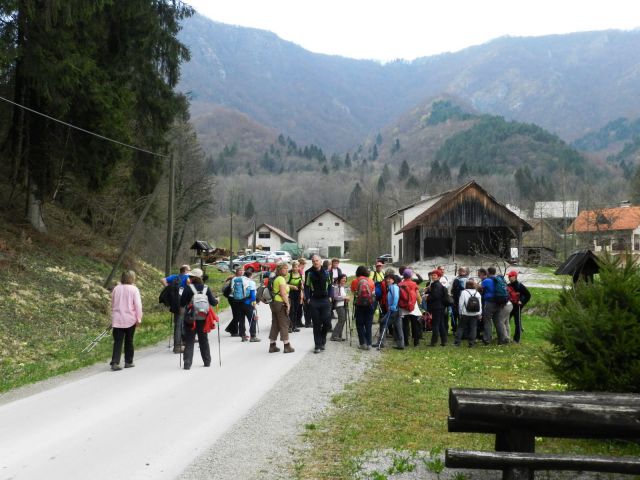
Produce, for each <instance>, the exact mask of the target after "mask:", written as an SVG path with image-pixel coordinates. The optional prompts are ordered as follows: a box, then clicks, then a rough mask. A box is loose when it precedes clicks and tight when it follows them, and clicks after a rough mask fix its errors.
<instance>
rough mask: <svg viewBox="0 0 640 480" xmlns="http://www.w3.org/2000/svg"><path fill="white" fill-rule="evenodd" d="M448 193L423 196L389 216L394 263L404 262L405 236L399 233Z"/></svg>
mask: <svg viewBox="0 0 640 480" xmlns="http://www.w3.org/2000/svg"><path fill="white" fill-rule="evenodd" d="M446 193H448V192H444V193H440V194H438V195H433V196H429V195H422V196H421V197H420V200H418V201H416V202H413V203H411V204H409V205H407V206H405V207H402V208H399V209H398V210H395V211H394V212H392V213H391V215H389V216H387V219H388V220H390V222H391V252H390V253H391V256H392V257H393V263H401V262H402V252H403V251H404V250H403V249H402V247H403V245H402V237H403V234H402V233H399V232H400V230H402V227H404V226H405V225H406V224H407V223H409V222H410V221H411V220H413V219H414V218H416V217H417V216H418V215H420V214H421V213H423V212H425V211H426V210H428V209H429V208H430V207H431V206H432V205H434V204H435V203H436V202H437V201H438V200H440V199H441V198H442V197H443V196H444V195H445V194H446ZM397 232H398V233H397Z"/></svg>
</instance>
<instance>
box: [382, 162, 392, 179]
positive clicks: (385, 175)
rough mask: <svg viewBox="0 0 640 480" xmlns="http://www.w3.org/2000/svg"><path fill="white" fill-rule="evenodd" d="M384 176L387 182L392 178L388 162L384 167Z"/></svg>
mask: <svg viewBox="0 0 640 480" xmlns="http://www.w3.org/2000/svg"><path fill="white" fill-rule="evenodd" d="M382 178H384V181H385V182H388V181H389V180H391V170H389V165H387V164H386V163H385V164H384V167H383V168H382Z"/></svg>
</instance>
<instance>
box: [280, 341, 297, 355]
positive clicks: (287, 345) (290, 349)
mask: <svg viewBox="0 0 640 480" xmlns="http://www.w3.org/2000/svg"><path fill="white" fill-rule="evenodd" d="M295 351H296V350H295V349H294V348H293V347H292V346H291V344H290V343H285V344H284V350H283V351H282V353H293V352H295Z"/></svg>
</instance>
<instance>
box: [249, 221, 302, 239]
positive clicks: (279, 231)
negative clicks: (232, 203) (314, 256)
mask: <svg viewBox="0 0 640 480" xmlns="http://www.w3.org/2000/svg"><path fill="white" fill-rule="evenodd" d="M262 227H267V228H268V229H269V230H271V231H272V232H273V233H275V234H277V235H279V236H280V237H281V238H284V239H285V240H286V241H287V242H293V243H295V239H294V238H291V237H290V236H289V235H287V234H286V233H284V232H283V231H282V230H280V229H279V228H278V227H274V226H273V225H269V224H268V223H263V224H261V225H259V226H257V227H256V231H258V230H260V229H261V228H262ZM249 235H253V230H251V231H250V232H249V233H245V235H244V236H245V237H248V236H249Z"/></svg>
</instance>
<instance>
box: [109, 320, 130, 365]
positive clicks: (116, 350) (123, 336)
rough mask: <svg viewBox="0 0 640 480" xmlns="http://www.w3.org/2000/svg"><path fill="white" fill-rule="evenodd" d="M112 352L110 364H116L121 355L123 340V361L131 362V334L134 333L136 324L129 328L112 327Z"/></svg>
mask: <svg viewBox="0 0 640 480" xmlns="http://www.w3.org/2000/svg"><path fill="white" fill-rule="evenodd" d="M112 333H113V354H112V355H111V364H112V365H113V364H115V365H118V364H119V363H120V357H121V356H122V342H123V341H124V361H125V363H133V335H134V334H135V333H136V325H135V324H133V325H131V326H130V327H129V328H115V327H114V328H113V332H112Z"/></svg>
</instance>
